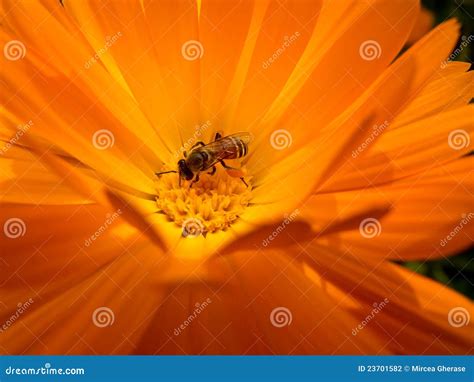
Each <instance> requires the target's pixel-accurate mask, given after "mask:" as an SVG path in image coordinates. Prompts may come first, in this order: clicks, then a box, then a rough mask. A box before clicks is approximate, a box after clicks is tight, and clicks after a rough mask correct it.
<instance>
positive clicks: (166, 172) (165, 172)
mask: <svg viewBox="0 0 474 382" xmlns="http://www.w3.org/2000/svg"><path fill="white" fill-rule="evenodd" d="M172 172H174V173H177V172H178V171H176V170H170V171H162V172H155V175H158V176H161V175H163V174H169V173H172Z"/></svg>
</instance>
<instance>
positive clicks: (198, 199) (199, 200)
mask: <svg viewBox="0 0 474 382" xmlns="http://www.w3.org/2000/svg"><path fill="white" fill-rule="evenodd" d="M246 182H247V183H248V180H247V179H246ZM155 185H156V191H157V196H156V203H157V205H158V208H159V209H160V212H162V213H164V214H165V215H166V216H167V217H168V219H169V220H170V221H173V222H174V223H175V224H176V225H178V226H179V227H181V228H182V231H183V236H185V237H187V236H191V237H195V236H199V235H200V234H202V235H204V236H206V235H207V233H213V232H217V231H220V230H225V229H227V228H228V227H230V226H231V224H232V223H234V222H235V221H236V220H237V219H238V218H239V216H240V215H241V214H242V213H243V211H244V210H245V207H247V205H248V204H249V201H250V198H251V194H252V192H251V185H250V184H249V187H246V185H245V184H244V183H243V182H242V180H241V179H240V178H238V177H236V178H234V177H231V176H230V175H229V174H228V173H227V172H226V171H225V170H224V169H223V168H218V169H217V172H216V173H215V174H214V175H208V174H206V173H201V174H200V180H199V181H198V182H196V183H194V184H193V185H192V187H191V182H187V181H184V180H182V181H181V187H180V186H179V183H178V175H177V174H166V175H162V176H160V177H159V178H158V179H157V181H156V182H155Z"/></svg>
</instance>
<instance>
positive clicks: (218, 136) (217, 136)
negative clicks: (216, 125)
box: [214, 133, 222, 141]
mask: <svg viewBox="0 0 474 382" xmlns="http://www.w3.org/2000/svg"><path fill="white" fill-rule="evenodd" d="M221 138H222V135H221V134H220V133H216V136H215V137H214V140H215V141H217V140H218V139H221Z"/></svg>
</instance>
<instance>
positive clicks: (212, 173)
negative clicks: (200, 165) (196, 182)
mask: <svg viewBox="0 0 474 382" xmlns="http://www.w3.org/2000/svg"><path fill="white" fill-rule="evenodd" d="M216 170H217V168H216V166H212V170H211V171H210V172H208V174H209V175H214V174H215V173H216Z"/></svg>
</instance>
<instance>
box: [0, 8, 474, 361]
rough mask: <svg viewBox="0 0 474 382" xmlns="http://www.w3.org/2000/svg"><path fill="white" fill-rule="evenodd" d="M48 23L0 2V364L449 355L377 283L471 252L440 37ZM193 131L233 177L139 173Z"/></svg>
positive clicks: (184, 24) (462, 102)
mask: <svg viewBox="0 0 474 382" xmlns="http://www.w3.org/2000/svg"><path fill="white" fill-rule="evenodd" d="M63 3H64V6H61V5H60V4H59V2H58V1H53V0H42V1H37V2H32V1H26V0H25V1H18V2H12V1H7V0H6V1H4V2H3V5H2V6H3V9H2V31H1V43H2V47H4V49H3V53H4V57H3V59H2V81H1V97H2V104H3V106H2V109H1V115H2V125H1V126H2V127H1V137H0V138H1V139H2V142H3V148H2V155H1V159H0V161H1V162H0V163H1V167H0V168H1V171H0V176H1V180H0V181H1V190H2V191H1V198H2V199H1V200H2V205H1V209H0V211H1V212H0V222H1V224H2V226H3V232H2V233H3V235H1V248H2V255H1V260H2V262H1V268H0V269H1V280H2V283H1V287H0V288H1V302H2V303H1V304H0V322H2V323H4V324H3V326H2V327H1V329H2V330H1V333H0V339H1V342H0V350H1V352H2V353H5V354H18V353H33V354H38V353H42V354H43V353H49V354H127V353H135V354H169V353H173V354H174V353H178V354H204V353H210V354H222V353H225V354H255V353H258V354H260V353H268V354H273V353H277V354H358V353H360V354H387V353H391V354H393V353H404V354H452V353H454V354H466V353H468V352H469V351H471V350H470V349H471V346H472V341H473V333H474V331H473V330H472V323H470V322H469V317H470V316H472V315H473V313H474V310H473V306H472V304H471V302H470V301H468V300H467V299H466V298H465V297H463V296H461V295H459V294H457V293H455V292H454V291H452V290H450V289H448V288H446V287H443V286H441V285H439V284H437V283H436V282H433V281H431V280H428V279H426V278H424V277H422V276H420V275H418V274H415V273H412V272H410V271H408V270H407V269H406V268H404V267H401V266H399V265H397V264H395V263H393V262H392V261H399V260H401V261H405V260H414V259H418V260H428V259H435V258H440V257H445V256H448V255H450V254H453V253H456V252H458V251H460V250H462V249H463V248H465V247H467V246H468V245H469V242H470V241H469V237H472V235H473V234H474V232H473V227H474V225H473V224H472V223H470V224H469V220H470V219H471V217H472V211H473V208H472V207H473V201H472V186H473V184H472V183H473V177H472V174H471V173H470V172H471V170H472V157H466V155H465V154H467V153H468V152H469V151H470V150H471V148H470V145H469V144H470V138H471V135H470V134H472V130H473V123H472V122H473V108H472V106H469V105H467V104H468V102H469V100H470V99H471V97H472V94H473V81H472V72H467V70H468V68H469V65H468V64H466V63H460V62H449V63H444V60H446V58H447V57H448V55H449V54H450V52H451V51H452V50H453V48H454V47H455V44H456V41H457V38H458V35H459V25H458V24H457V22H456V21H454V20H450V21H447V22H445V23H443V24H442V25H440V26H438V27H437V28H436V29H434V30H433V31H431V32H430V33H429V35H427V36H425V37H424V38H422V39H421V40H419V41H418V42H417V43H416V44H415V45H413V46H412V47H411V48H410V49H409V50H408V51H406V52H404V53H403V54H402V55H401V56H400V57H398V58H397V55H398V54H399V51H400V49H401V48H402V47H403V46H404V44H405V42H406V40H407V38H408V36H409V34H410V31H411V29H412V27H413V25H414V22H415V20H416V19H417V16H418V12H419V5H418V2H417V1H412V0H400V1H393V0H379V1H375V0H374V1H372V0H371V1H353V2H349V1H347V2H340V3H338V4H337V6H336V5H335V4H334V2H332V1H311V2H310V1H293V2H283V1H276V0H275V1H271V0H269V1H265V0H262V1H250V0H247V1H235V2H234V1H225V2H224V1H218V0H215V1H205V0H203V1H197V2H195V1H192V0H181V1H173V2H171V1H146V0H144V1H118V0H112V1H107V2H105V1H104V2H98V1H92V0H91V1H88V2H86V1H80V2H79V1H70V0H65V1H63ZM443 63H444V64H443ZM216 132H221V133H223V134H224V135H229V134H233V133H238V132H246V133H251V134H252V135H253V137H254V139H253V141H252V142H251V143H250V145H249V153H248V155H246V156H245V157H244V158H243V159H242V160H241V161H233V163H232V162H229V163H228V164H229V165H232V166H233V167H238V166H242V170H239V171H233V172H232V171H229V172H227V171H225V169H224V168H223V167H222V166H221V165H219V166H218V168H217V172H216V174H215V175H208V174H205V173H201V180H200V181H199V182H197V183H195V184H194V185H193V187H192V188H191V187H190V183H189V182H184V183H183V184H182V185H181V187H180V186H179V185H178V179H177V175H176V174H171V175H169V174H167V175H162V176H160V177H157V176H156V175H155V172H159V171H167V170H176V162H177V161H178V160H179V159H181V158H182V157H183V151H185V150H187V151H190V149H191V147H192V146H193V145H194V144H195V143H197V142H198V141H203V142H206V143H207V142H210V141H212V140H213V138H214V136H215V133H216ZM240 176H243V177H244V180H245V181H246V182H247V183H248V184H249V187H245V185H244V184H243V183H242V182H241V180H240V179H239V177H240ZM463 214H465V215H463ZM19 303H20V305H18V304H19Z"/></svg>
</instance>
